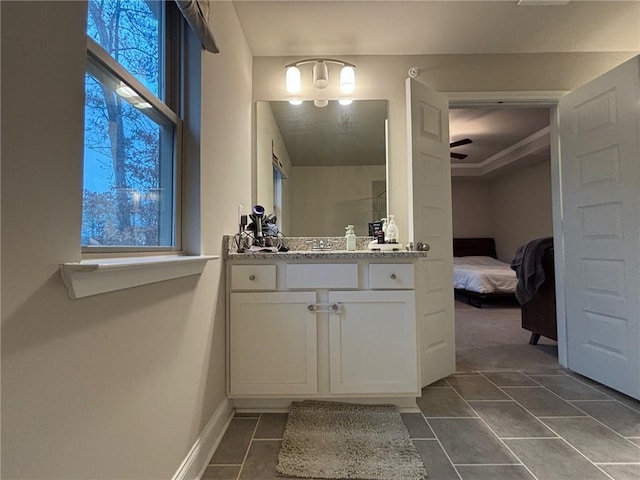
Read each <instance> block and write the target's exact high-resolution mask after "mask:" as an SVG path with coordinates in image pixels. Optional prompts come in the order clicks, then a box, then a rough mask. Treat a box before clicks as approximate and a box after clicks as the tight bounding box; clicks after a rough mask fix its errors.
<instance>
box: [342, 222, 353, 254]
mask: <svg viewBox="0 0 640 480" xmlns="http://www.w3.org/2000/svg"><path fill="white" fill-rule="evenodd" d="M345 230H346V231H347V233H346V235H345V236H344V238H345V242H346V244H347V251H349V252H355V251H356V234H355V232H354V231H353V225H347V226H346V228H345Z"/></svg>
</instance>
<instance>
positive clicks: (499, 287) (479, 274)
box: [453, 238, 517, 308]
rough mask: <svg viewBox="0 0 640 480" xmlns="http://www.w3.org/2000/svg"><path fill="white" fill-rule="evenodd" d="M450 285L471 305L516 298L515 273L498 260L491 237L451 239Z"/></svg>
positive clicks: (510, 300) (479, 305)
mask: <svg viewBox="0 0 640 480" xmlns="http://www.w3.org/2000/svg"><path fill="white" fill-rule="evenodd" d="M453 257H454V258H453V287H454V291H455V293H456V296H458V297H462V298H464V299H466V300H467V301H468V303H469V304H471V305H473V306H474V307H478V308H481V307H482V303H483V302H486V301H495V300H499V301H507V302H515V290H516V284H517V279H516V273H515V272H514V271H513V270H512V269H511V267H510V266H509V264H507V263H504V262H501V261H499V260H497V258H496V257H497V255H496V244H495V240H494V239H493V238H454V239H453Z"/></svg>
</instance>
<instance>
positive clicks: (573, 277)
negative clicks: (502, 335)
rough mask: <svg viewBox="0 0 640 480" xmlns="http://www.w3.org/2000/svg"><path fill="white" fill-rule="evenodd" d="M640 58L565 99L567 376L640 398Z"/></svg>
mask: <svg viewBox="0 0 640 480" xmlns="http://www.w3.org/2000/svg"><path fill="white" fill-rule="evenodd" d="M639 137H640V71H639V68H638V57H636V58H634V59H632V60H630V61H628V62H626V63H624V64H623V65H621V66H619V67H617V68H616V69H614V70H612V71H610V72H608V73H606V74H605V75H603V76H601V77H599V78H597V79H595V80H593V81H591V82H589V83H588V84H587V85H584V86H582V87H580V88H579V89H577V90H576V91H574V92H572V93H570V94H568V95H566V96H565V97H563V98H562V99H561V100H560V154H561V155H560V169H561V178H562V202H563V215H564V218H563V228H562V230H563V234H564V239H565V240H564V241H565V245H566V248H565V262H566V263H565V268H566V270H565V277H564V288H565V302H566V321H567V357H568V358H567V360H568V367H569V368H570V369H571V370H574V371H576V372H578V373H581V374H582V375H585V376H587V377H589V378H592V379H594V380H597V381H598V382H601V383H603V384H605V385H608V386H610V387H612V388H615V389H616V390H619V391H621V392H624V393H626V394H627V395H631V396H632V397H635V398H640V358H639V352H640V213H639V212H640V182H639V164H640V151H639Z"/></svg>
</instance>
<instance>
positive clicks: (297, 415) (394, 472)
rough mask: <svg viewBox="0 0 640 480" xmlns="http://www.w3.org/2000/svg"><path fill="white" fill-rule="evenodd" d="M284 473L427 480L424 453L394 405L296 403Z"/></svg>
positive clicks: (281, 457) (282, 458)
mask: <svg viewBox="0 0 640 480" xmlns="http://www.w3.org/2000/svg"><path fill="white" fill-rule="evenodd" d="M276 470H277V472H278V473H279V474H281V475H285V476H288V477H297V478H316V479H320V478H331V479H358V480H361V479H366V480H423V479H425V478H426V476H427V472H426V471H425V468H424V464H423V463H422V459H421V458H420V454H419V453H418V450H417V449H416V447H415V445H414V444H413V442H412V441H411V438H410V437H409V432H408V431H407V428H406V427H405V425H404V423H403V422H402V418H401V417H400V412H399V411H398V409H397V408H395V407H394V406H393V405H359V404H351V403H341V402H322V401H314V400H308V401H303V402H293V403H292V404H291V410H290V412H289V416H288V417H287V424H286V427H285V431H284V438H283V440H282V447H281V448H280V452H279V453H278V464H277V466H276Z"/></svg>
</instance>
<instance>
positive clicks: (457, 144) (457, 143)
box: [449, 138, 473, 160]
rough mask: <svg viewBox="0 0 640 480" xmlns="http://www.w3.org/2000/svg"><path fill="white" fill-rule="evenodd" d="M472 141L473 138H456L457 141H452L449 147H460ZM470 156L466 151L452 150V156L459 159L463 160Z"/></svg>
mask: <svg viewBox="0 0 640 480" xmlns="http://www.w3.org/2000/svg"><path fill="white" fill-rule="evenodd" d="M470 143H473V140H471V139H470V138H463V139H462V140H456V141H455V142H451V143H450V144H449V148H454V147H460V146H462V145H469V144H470ZM468 156H469V155H466V154H464V153H456V152H451V158H455V159H457V160H462V159H464V158H467V157H468Z"/></svg>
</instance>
